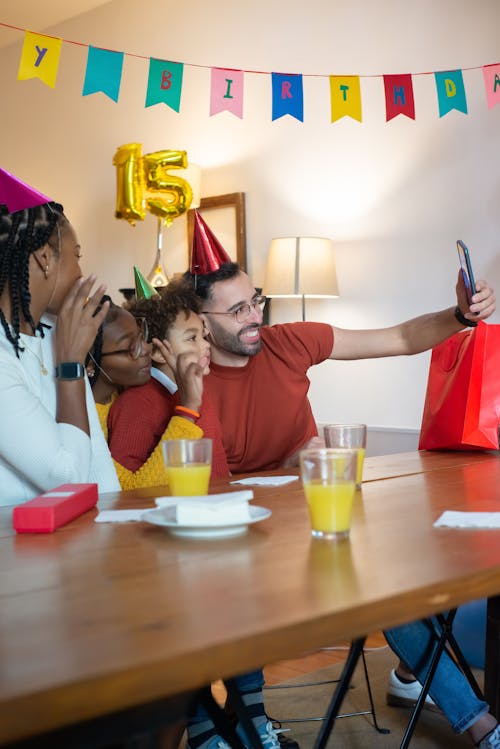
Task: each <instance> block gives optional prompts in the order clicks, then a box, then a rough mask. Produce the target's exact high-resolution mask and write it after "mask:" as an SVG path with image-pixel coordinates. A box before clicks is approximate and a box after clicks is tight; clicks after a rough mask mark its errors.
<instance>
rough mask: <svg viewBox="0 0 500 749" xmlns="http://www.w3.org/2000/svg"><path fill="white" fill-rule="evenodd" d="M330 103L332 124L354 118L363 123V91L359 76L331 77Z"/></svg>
mask: <svg viewBox="0 0 500 749" xmlns="http://www.w3.org/2000/svg"><path fill="white" fill-rule="evenodd" d="M330 101H331V109H332V122H336V121H337V120H340V119H341V118H342V117H352V119H353V120H358V122H361V90H360V86H359V76H357V75H344V76H340V75H331V76H330Z"/></svg>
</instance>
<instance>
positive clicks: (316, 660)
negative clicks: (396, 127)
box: [213, 632, 388, 703]
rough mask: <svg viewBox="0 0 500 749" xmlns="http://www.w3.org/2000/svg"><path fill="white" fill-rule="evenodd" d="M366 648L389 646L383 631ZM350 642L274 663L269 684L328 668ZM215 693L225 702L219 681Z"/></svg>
mask: <svg viewBox="0 0 500 749" xmlns="http://www.w3.org/2000/svg"><path fill="white" fill-rule="evenodd" d="M365 647H366V649H370V648H385V647H388V645H387V642H386V639H385V637H384V635H383V634H382V632H377V633H375V634H373V635H370V636H369V637H368V639H367V641H366V646H365ZM348 650H349V643H348V642H345V643H341V644H340V645H338V646H336V647H335V648H334V649H332V650H315V651H314V652H313V653H309V654H308V655H304V656H302V657H301V658H295V659H293V660H289V661H277V662H276V663H273V664H272V665H269V666H266V667H265V668H264V679H265V682H266V684H267V685H268V686H271V685H272V684H279V683H280V682H282V681H286V680H287V679H294V678H295V677H298V676H303V675H305V674H310V673H311V672H312V671H317V670H318V669H319V668H326V667H327V666H331V665H332V664H334V663H339V662H341V661H345V659H346V657H347V651H348ZM213 693H214V695H215V697H216V699H217V700H218V701H219V702H221V703H224V701H225V696H226V692H225V689H224V686H223V685H222V684H221V683H220V682H217V683H216V684H214V686H213Z"/></svg>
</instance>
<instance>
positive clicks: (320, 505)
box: [300, 447, 358, 541]
mask: <svg viewBox="0 0 500 749" xmlns="http://www.w3.org/2000/svg"><path fill="white" fill-rule="evenodd" d="M357 466H358V450H351V449H345V448H328V447H325V448H319V449H314V450H302V452H301V453H300V470H301V475H302V484H303V486H304V493H305V495H306V499H307V506H308V509H309V518H310V520H311V532H312V535H313V537H314V538H324V539H327V540H333V541H339V540H341V539H344V538H348V537H349V531H350V528H351V513H352V503H353V500H354V495H355V493H356V472H357Z"/></svg>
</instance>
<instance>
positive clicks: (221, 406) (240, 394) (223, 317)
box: [186, 236, 500, 749]
mask: <svg viewBox="0 0 500 749" xmlns="http://www.w3.org/2000/svg"><path fill="white" fill-rule="evenodd" d="M207 248H208V250H210V251H211V250H212V249H213V238H212V237H210V236H209V237H208V242H207ZM195 256H196V257H195ZM200 258H201V255H200V249H199V248H196V245H194V246H193V259H192V262H191V273H190V274H186V275H187V276H188V277H190V278H191V280H192V283H193V286H194V288H195V290H196V293H197V294H198V296H199V297H200V298H201V299H202V306H201V311H200V315H201V316H202V318H203V319H204V321H205V327H206V331H207V333H208V337H209V340H210V344H211V358H212V364H211V372H210V375H208V377H207V379H206V388H207V391H208V392H209V393H210V396H211V398H212V399H213V401H214V403H215V407H216V410H217V411H218V415H219V419H220V422H221V427H222V439H223V443H224V447H225V450H226V454H227V460H228V464H229V467H230V469H231V471H232V472H233V473H238V472H253V471H258V470H268V469H271V468H278V467H280V466H283V465H293V464H294V463H295V462H296V460H297V456H298V452H299V451H300V449H303V448H304V447H305V446H308V445H309V444H310V442H311V441H312V440H314V439H315V438H316V439H317V437H316V435H317V430H316V425H315V422H314V418H313V414H312V411H311V407H310V404H309V401H308V398H307V392H308V387H309V380H308V378H307V370H308V369H309V367H310V366H312V365H314V364H318V363H320V362H322V361H324V360H326V359H343V360H348V359H367V358H376V357H386V356H402V355H411V354H416V353H420V352H422V351H426V350H427V349H431V348H433V347H434V346H436V345H437V344H438V343H440V342H441V341H443V340H445V339H446V338H448V337H450V336H451V335H453V334H454V333H457V332H458V331H460V330H462V329H463V328H465V327H467V326H475V325H476V324H477V322H478V321H479V320H484V319H486V318H487V317H489V316H490V315H491V314H492V313H493V312H494V310H495V297H494V294H493V291H492V289H491V288H490V287H489V286H488V284H487V283H486V282H485V281H478V282H477V283H476V293H475V294H474V295H473V297H472V303H471V304H470V305H469V303H468V301H467V296H466V290H465V286H464V282H463V279H462V276H461V274H460V275H459V279H458V283H457V286H456V293H457V306H456V307H450V308H449V309H445V310H442V311H440V312H435V313H431V314H427V315H422V316H421V317H417V318H414V319H412V320H408V321H406V322H403V323H401V324H399V325H395V326H393V327H390V328H383V329H375V330H346V329H341V328H337V327H334V326H330V325H325V324H320V323H307V322H302V323H291V324H286V325H273V326H264V327H263V308H264V304H265V298H264V297H262V296H260V295H259V294H258V293H257V292H256V290H255V288H254V286H253V284H252V282H251V280H250V278H249V277H248V276H247V275H246V273H244V272H243V271H241V269H240V268H239V266H238V265H237V264H235V263H231V262H224V260H223V261H222V263H221V264H219V267H218V269H217V270H209V271H207V270H204V269H203V265H202V259H200ZM197 264H198V265H197ZM431 630H432V625H431V624H430V622H427V621H421V622H414V623H412V624H409V625H404V626H402V627H398V628H396V629H393V630H389V631H388V632H387V633H386V635H387V639H388V641H389V643H390V645H391V647H392V648H393V650H394V651H395V652H396V653H397V654H398V655H399V657H400V658H401V659H402V660H401V661H400V664H399V666H398V667H397V669H396V672H395V676H396V677H397V681H398V683H399V685H400V691H402V692H403V691H405V687H406V685H408V686H409V688H410V691H411V693H412V696H413V695H414V693H415V689H414V688H413V686H415V687H416V688H417V689H416V691H417V696H418V692H419V691H420V688H419V687H418V685H417V683H416V681H415V678H414V677H413V673H416V674H417V676H419V677H420V678H422V674H425V673H426V671H427V663H428V660H427V657H425V655H424V654H425V653H429V652H431V649H430V648H429V643H430V642H431V641H432V639H431V638H432V634H431ZM430 694H431V697H432V698H433V699H434V701H435V702H437V703H438V705H439V707H440V708H441V709H442V711H443V712H444V714H445V715H446V717H447V718H448V719H449V721H450V723H451V725H452V727H453V729H454V730H455V731H456V732H458V733H461V732H464V731H468V733H469V735H470V737H471V739H472V740H473V741H474V742H475V743H476V745H478V746H479V747H480V749H486V748H487V747H496V746H500V727H499V726H498V724H497V721H496V719H495V717H494V716H493V715H492V714H491V713H489V712H488V706H487V705H486V703H485V702H484V701H482V700H479V699H478V698H477V697H476V695H475V694H474V693H473V692H472V690H471V688H470V686H469V684H468V682H467V680H466V679H465V677H463V674H462V673H461V672H460V671H459V670H458V668H457V667H456V665H455V664H454V662H453V661H452V660H451V658H449V656H448V655H447V654H444V655H443V656H442V658H441V660H440V662H439V665H438V668H437V670H436V672H435V675H434V679H433V682H432V685H431V688H430ZM429 700H430V704H431V706H434V707H435V705H433V700H432V699H431V698H429ZM497 742H498V743H497Z"/></svg>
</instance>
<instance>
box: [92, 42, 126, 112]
mask: <svg viewBox="0 0 500 749" xmlns="http://www.w3.org/2000/svg"><path fill="white" fill-rule="evenodd" d="M122 68H123V52H112V51H111V50H109V49H99V48H98V47H89V52H88V55H87V69H86V71H85V81H84V84H83V91H82V96H88V95H89V94H96V93H98V92H99V91H102V93H103V94H106V96H109V98H110V99H113V101H118V97H119V95H120V82H121V78H122Z"/></svg>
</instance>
